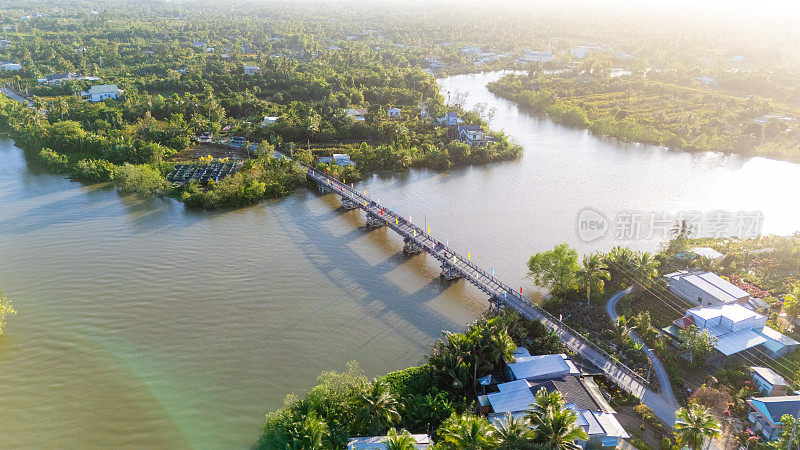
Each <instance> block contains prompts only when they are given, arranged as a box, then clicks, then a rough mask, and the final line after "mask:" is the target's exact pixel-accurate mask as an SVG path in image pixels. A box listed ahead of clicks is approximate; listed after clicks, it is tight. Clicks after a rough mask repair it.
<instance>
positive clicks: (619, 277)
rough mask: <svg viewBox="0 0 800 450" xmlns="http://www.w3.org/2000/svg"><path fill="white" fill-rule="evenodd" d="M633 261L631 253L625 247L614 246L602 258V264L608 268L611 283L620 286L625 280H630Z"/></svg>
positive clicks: (633, 257)
mask: <svg viewBox="0 0 800 450" xmlns="http://www.w3.org/2000/svg"><path fill="white" fill-rule="evenodd" d="M635 259H636V258H635V256H634V254H633V251H631V249H629V248H627V247H620V246H616V247H614V248H612V249H611V251H610V252H608V253H607V254H606V255H605V256H604V257H603V263H604V264H605V265H606V267H607V268H608V272H609V274H610V275H611V281H612V282H614V283H620V284H622V283H624V281H625V280H626V279H628V278H630V274H631V273H632V272H633V268H634V266H635V264H634V261H635Z"/></svg>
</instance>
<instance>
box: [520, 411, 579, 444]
mask: <svg viewBox="0 0 800 450" xmlns="http://www.w3.org/2000/svg"><path fill="white" fill-rule="evenodd" d="M534 417H536V421H535V422H534V423H533V424H534V426H535V427H536V442H537V443H539V444H542V445H543V446H544V447H545V448H548V449H551V450H579V449H581V448H582V447H581V446H580V445H578V444H577V443H576V442H575V441H577V440H582V441H586V440H588V439H589V435H588V434H586V431H584V430H583V428H581V427H579V426H578V424H577V423H578V421H577V417H576V416H575V412H574V411H573V410H571V409H567V408H554V407H550V408H549V409H548V410H547V413H546V414H544V415H543V416H534Z"/></svg>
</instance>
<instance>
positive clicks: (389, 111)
mask: <svg viewBox="0 0 800 450" xmlns="http://www.w3.org/2000/svg"><path fill="white" fill-rule="evenodd" d="M400 112H401V111H400V108H389V109H387V110H386V114H388V115H389V117H390V118H396V117H400Z"/></svg>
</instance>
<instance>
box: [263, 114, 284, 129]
mask: <svg viewBox="0 0 800 450" xmlns="http://www.w3.org/2000/svg"><path fill="white" fill-rule="evenodd" d="M278 119H280V117H279V116H264V120H262V121H261V126H262V127H266V126H267V125H272V124H274V123H275V122H277V121H278Z"/></svg>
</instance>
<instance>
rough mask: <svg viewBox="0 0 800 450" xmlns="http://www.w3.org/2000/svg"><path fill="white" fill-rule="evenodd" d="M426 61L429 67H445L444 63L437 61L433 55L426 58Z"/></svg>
mask: <svg viewBox="0 0 800 450" xmlns="http://www.w3.org/2000/svg"><path fill="white" fill-rule="evenodd" d="M426 62H427V63H428V67H430V68H431V69H441V68H442V67H447V64H446V63H443V62H441V61H439V59H438V58H435V57H433V56H431V57H429V58H428V59H426Z"/></svg>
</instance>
